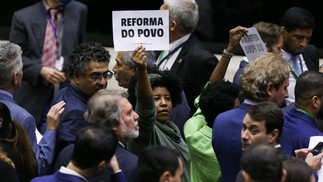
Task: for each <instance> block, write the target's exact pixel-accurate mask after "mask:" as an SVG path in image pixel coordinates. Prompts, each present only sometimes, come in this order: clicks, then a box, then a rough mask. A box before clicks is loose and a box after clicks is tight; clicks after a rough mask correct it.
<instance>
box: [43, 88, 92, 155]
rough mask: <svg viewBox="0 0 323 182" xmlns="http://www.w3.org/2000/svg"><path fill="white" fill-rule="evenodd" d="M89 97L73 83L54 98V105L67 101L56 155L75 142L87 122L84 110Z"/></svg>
mask: <svg viewBox="0 0 323 182" xmlns="http://www.w3.org/2000/svg"><path fill="white" fill-rule="evenodd" d="M88 99H89V97H88V96H86V95H85V94H83V93H82V92H81V90H80V89H78V88H77V87H75V86H74V85H72V84H70V85H69V86H68V87H65V88H62V89H61V90H60V91H58V93H57V95H56V97H55V98H54V99H53V101H52V105H54V104H56V103H58V102H60V101H62V100H63V101H64V102H65V103H66V104H65V109H64V112H63V114H62V116H61V119H60V127H59V128H58V130H57V144H56V152H55V156H56V155H58V153H59V152H60V151H61V150H62V149H63V148H64V147H66V146H67V145H68V144H71V143H74V140H75V136H76V133H77V132H78V131H79V130H80V129H81V128H82V127H83V126H84V125H85V124H86V122H85V119H84V112H85V111H86V108H87V101H88ZM42 124H43V125H44V124H45V123H44V122H43V123H42ZM42 128H44V127H42Z"/></svg>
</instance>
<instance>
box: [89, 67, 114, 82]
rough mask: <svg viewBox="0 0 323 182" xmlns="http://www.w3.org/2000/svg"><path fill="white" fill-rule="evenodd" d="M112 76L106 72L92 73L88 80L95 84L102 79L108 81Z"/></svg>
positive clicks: (111, 73)
mask: <svg viewBox="0 0 323 182" xmlns="http://www.w3.org/2000/svg"><path fill="white" fill-rule="evenodd" d="M112 76H113V72H112V71H110V70H108V71H107V72H105V73H93V74H91V75H90V79H91V80H92V81H95V82H100V81H101V78H102V77H103V79H105V80H110V79H111V78H112Z"/></svg>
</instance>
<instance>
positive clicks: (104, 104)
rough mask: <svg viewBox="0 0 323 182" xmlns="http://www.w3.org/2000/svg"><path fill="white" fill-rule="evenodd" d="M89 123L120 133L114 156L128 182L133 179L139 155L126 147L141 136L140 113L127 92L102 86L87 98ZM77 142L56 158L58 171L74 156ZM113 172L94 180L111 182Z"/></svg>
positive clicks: (131, 181)
mask: <svg viewBox="0 0 323 182" xmlns="http://www.w3.org/2000/svg"><path fill="white" fill-rule="evenodd" d="M84 116H85V119H86V121H87V123H95V124H98V125H100V126H102V127H104V128H106V129H108V130H113V131H114V133H115V134H116V135H117V137H118V140H119V144H118V146H117V150H116V152H115V155H116V157H117V160H118V162H119V165H120V168H121V169H122V171H123V173H124V174H125V176H126V179H127V181H128V182H134V181H135V178H136V167H137V163H138V157H137V156H136V155H134V154H133V153H131V152H129V151H127V150H126V146H127V142H128V141H130V140H132V139H134V138H136V137H137V136H138V135H139V128H138V126H137V125H138V119H139V115H138V114H137V113H136V112H135V111H134V110H133V107H132V105H131V104H130V102H129V101H128V100H127V93H126V92H125V91H123V90H110V89H101V90H99V91H98V92H96V93H95V94H94V95H93V96H92V97H91V98H90V99H89V101H88V108H87V110H86V112H85V115H84ZM73 147H74V145H73V144H72V145H69V146H67V147H65V148H64V149H63V150H62V151H61V153H60V154H59V156H58V158H57V162H56V164H55V170H57V169H59V167H60V166H66V165H67V163H68V161H69V159H70V158H71V155H72V151H73ZM110 174H111V173H110V171H109V170H105V171H104V172H103V173H102V174H101V175H99V176H97V177H96V178H95V179H94V180H93V181H104V182H110V181H111V180H110V177H109V176H110Z"/></svg>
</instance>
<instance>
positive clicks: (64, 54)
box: [0, 0, 323, 182]
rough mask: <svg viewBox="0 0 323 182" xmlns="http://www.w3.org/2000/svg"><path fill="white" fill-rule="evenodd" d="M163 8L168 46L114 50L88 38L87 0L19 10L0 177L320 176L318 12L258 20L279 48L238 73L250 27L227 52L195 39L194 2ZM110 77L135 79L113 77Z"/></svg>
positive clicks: (114, 180) (137, 180)
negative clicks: (314, 145)
mask: <svg viewBox="0 0 323 182" xmlns="http://www.w3.org/2000/svg"><path fill="white" fill-rule="evenodd" d="M160 10H168V11H169V45H170V46H169V47H170V50H161V51H160V50H159V51H157V52H156V51H146V49H145V47H144V46H142V45H140V46H138V47H137V48H135V49H134V50H133V51H120V52H118V53H117V56H116V57H115V58H111V55H110V52H109V51H108V50H107V49H106V48H105V47H103V46H102V44H100V43H99V42H87V41H85V38H84V33H85V26H86V17H87V6H86V5H84V4H82V3H80V2H77V1H73V0H42V1H40V2H38V3H36V4H34V5H32V6H29V7H26V8H23V9H21V10H18V11H17V12H14V14H13V19H12V25H11V30H10V40H9V42H5V43H0V179H1V181H2V180H5V181H14V182H16V181H17V182H25V181H26V182H27V181H33V182H37V181H48V182H51V181H53V182H54V181H55V182H56V181H71V182H72V181H73V182H78V181H84V182H85V181H100V182H146V181H147V182H157V181H159V182H164V181H165V182H166V181H174V182H179V181H183V182H211V181H215V182H220V181H223V182H234V181H237V182H240V181H245V182H249V181H250V182H251V181H271V182H272V181H284V182H285V181H286V182H289V181H294V182H295V181H296V182H297V181H308V182H312V181H318V179H319V178H320V176H319V175H318V173H317V172H318V171H319V170H320V169H321V165H322V162H321V159H322V158H323V153H319V154H315V155H314V154H313V153H312V152H311V150H312V149H311V148H309V143H310V139H311V137H312V136H323V128H322V126H323V125H322V122H323V73H322V72H323V70H322V68H323V66H320V65H319V56H318V51H317V48H316V47H315V46H314V45H311V44H309V41H310V38H311V36H312V34H313V30H314V27H315V20H314V18H313V16H312V15H311V13H310V12H309V11H307V10H306V9H303V8H300V7H291V8H289V9H288V10H287V11H286V12H285V13H284V14H283V15H282V17H281V22H280V25H278V24H274V23H270V22H264V21H261V22H255V23H254V26H255V27H256V29H257V31H258V32H259V35H260V37H261V38H262V40H263V42H264V43H265V45H266V48H267V52H268V53H264V54H263V55H260V56H259V57H257V58H256V59H255V60H252V61H250V60H248V59H247V58H246V57H245V58H243V60H241V62H240V67H239V69H238V70H237V72H236V74H235V76H234V79H233V81H232V82H231V81H228V80H224V77H225V74H226V70H227V68H228V65H229V63H230V60H231V58H232V57H233V56H234V51H235V48H236V47H237V46H238V44H239V42H240V40H241V39H242V38H243V37H244V36H246V34H247V32H248V28H246V27H244V26H242V25H237V26H236V27H234V28H232V29H231V30H230V31H229V32H228V34H229V42H228V44H227V47H226V49H224V50H223V53H222V55H221V57H220V58H217V57H216V56H215V55H214V54H213V53H212V52H211V50H210V49H208V48H207V47H206V46H205V45H204V44H203V43H202V42H201V41H200V40H199V39H198V38H197V36H196V35H195V30H196V28H197V25H198V21H199V18H200V15H199V8H198V5H197V3H196V2H195V0H164V1H163V4H161V6H160ZM111 59H115V60H116V63H115V65H113V66H112V67H113V69H112V70H110V69H109V65H110V60H111ZM113 76H114V77H115V79H116V81H117V82H118V85H119V86H120V87H123V88H125V89H117V88H112V87H111V86H109V84H108V83H109V80H110V79H111V78H112V77H113ZM322 177H323V176H322Z"/></svg>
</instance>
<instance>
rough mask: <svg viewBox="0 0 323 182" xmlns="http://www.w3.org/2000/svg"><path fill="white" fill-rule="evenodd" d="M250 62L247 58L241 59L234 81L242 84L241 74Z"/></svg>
mask: <svg viewBox="0 0 323 182" xmlns="http://www.w3.org/2000/svg"><path fill="white" fill-rule="evenodd" d="M248 64H249V63H248V62H247V61H245V60H241V61H240V65H239V68H238V70H237V71H236V73H235V74H234V77H233V83H236V84H238V85H240V76H241V75H242V72H243V70H244V68H245V67H246V66H247V65H248Z"/></svg>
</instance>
